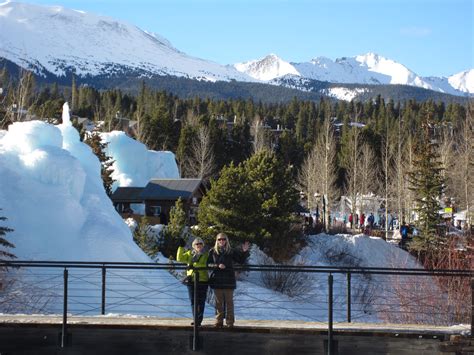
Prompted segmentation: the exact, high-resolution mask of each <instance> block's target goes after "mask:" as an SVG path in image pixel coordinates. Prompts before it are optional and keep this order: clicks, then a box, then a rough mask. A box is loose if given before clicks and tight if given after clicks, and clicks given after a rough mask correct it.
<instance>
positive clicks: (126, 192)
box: [111, 187, 144, 203]
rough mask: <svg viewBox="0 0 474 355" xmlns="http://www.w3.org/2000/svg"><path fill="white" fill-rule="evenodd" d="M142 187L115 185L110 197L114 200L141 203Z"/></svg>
mask: <svg viewBox="0 0 474 355" xmlns="http://www.w3.org/2000/svg"><path fill="white" fill-rule="evenodd" d="M143 190H144V188H143V187H117V189H116V190H115V191H114V192H113V193H112V196H111V199H112V201H114V202H130V203H142V202H143V197H142V192H143Z"/></svg>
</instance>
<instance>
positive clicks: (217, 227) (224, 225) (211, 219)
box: [198, 163, 261, 242]
mask: <svg viewBox="0 0 474 355" xmlns="http://www.w3.org/2000/svg"><path fill="white" fill-rule="evenodd" d="M258 217H259V200H258V195H257V191H256V189H255V188H254V187H253V186H252V185H251V184H250V183H249V180H248V178H247V175H246V172H245V169H244V167H243V163H242V164H239V165H238V166H234V164H233V163H231V164H230V165H229V166H228V167H224V168H223V169H222V171H221V173H220V177H219V179H218V180H211V187H210V189H209V191H208V192H207V194H206V196H204V198H203V199H202V201H201V204H200V205H199V211H198V220H199V229H198V233H199V234H200V235H201V236H202V237H203V238H204V239H205V240H206V241H208V242H212V241H213V240H214V238H215V236H216V234H217V233H219V232H225V233H227V234H228V235H229V236H230V237H231V238H232V239H233V240H238V241H245V240H249V241H251V242H255V241H256V239H257V237H258V235H259V234H260V233H261V231H260V228H259V225H258Z"/></svg>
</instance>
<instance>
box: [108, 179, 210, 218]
mask: <svg viewBox="0 0 474 355" xmlns="http://www.w3.org/2000/svg"><path fill="white" fill-rule="evenodd" d="M204 194H205V187H204V184H203V182H202V180H201V179H153V180H150V182H149V183H148V184H147V185H146V186H145V187H119V188H117V189H116V190H115V191H114V193H113V194H112V196H111V199H112V202H113V204H114V206H115V209H116V210H117V212H118V213H120V215H121V216H122V217H124V218H128V217H132V218H134V219H136V220H139V219H140V218H141V216H142V215H141V214H137V213H135V212H136V211H133V210H132V208H131V205H132V204H143V205H144V208H142V210H143V209H144V211H145V215H146V216H147V217H148V218H149V220H150V223H152V224H157V223H160V224H168V221H169V217H170V210H171V208H172V207H173V206H174V205H175V203H176V201H177V200H178V199H179V198H181V200H182V201H183V208H184V210H185V212H186V214H187V217H188V223H189V224H195V223H196V216H197V209H198V207H199V203H200V202H201V200H202V197H203V196H204Z"/></svg>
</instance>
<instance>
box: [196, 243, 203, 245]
mask: <svg viewBox="0 0 474 355" xmlns="http://www.w3.org/2000/svg"><path fill="white" fill-rule="evenodd" d="M194 245H204V243H196V244H194Z"/></svg>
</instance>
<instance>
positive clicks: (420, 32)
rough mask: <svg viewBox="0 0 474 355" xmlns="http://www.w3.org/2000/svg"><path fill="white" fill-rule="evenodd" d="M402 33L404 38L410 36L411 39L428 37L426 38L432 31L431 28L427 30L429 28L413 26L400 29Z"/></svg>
mask: <svg viewBox="0 0 474 355" xmlns="http://www.w3.org/2000/svg"><path fill="white" fill-rule="evenodd" d="M400 33H401V34H402V35H404V36H410V37H426V36H429V35H431V33H432V30H431V28H427V27H416V26H411V27H402V28H400Z"/></svg>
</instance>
